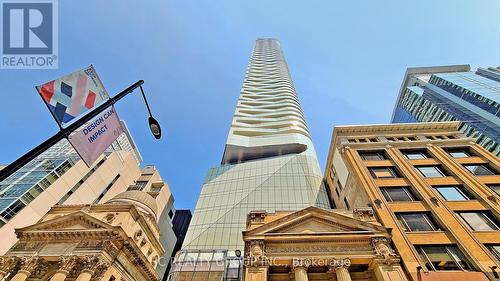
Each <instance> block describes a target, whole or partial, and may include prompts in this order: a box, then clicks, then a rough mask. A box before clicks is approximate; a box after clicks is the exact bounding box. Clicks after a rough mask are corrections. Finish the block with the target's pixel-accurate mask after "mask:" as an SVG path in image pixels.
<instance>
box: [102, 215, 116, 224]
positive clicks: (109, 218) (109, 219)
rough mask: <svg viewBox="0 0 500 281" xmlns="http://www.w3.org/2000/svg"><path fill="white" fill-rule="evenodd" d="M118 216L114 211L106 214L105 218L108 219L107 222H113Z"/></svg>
mask: <svg viewBox="0 0 500 281" xmlns="http://www.w3.org/2000/svg"><path fill="white" fill-rule="evenodd" d="M115 218H116V216H115V214H113V213H109V214H106V216H105V217H104V219H105V220H106V222H107V223H112V222H113V221H114V220H115Z"/></svg>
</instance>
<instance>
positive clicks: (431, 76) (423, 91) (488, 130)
mask: <svg viewBox="0 0 500 281" xmlns="http://www.w3.org/2000/svg"><path fill="white" fill-rule="evenodd" d="M499 103H500V67H497V68H493V67H489V68H479V69H477V70H476V71H475V72H474V71H471V70H470V66H469V65H454V66H439V67H417V68H408V70H407V71H406V74H405V79H404V81H403V84H402V87H401V90H400V92H399V97H398V99H397V102H396V106H395V108H394V112H393V115H392V123H414V122H436V121H462V125H461V127H460V130H461V131H462V132H464V133H465V135H467V136H469V137H473V138H475V139H476V141H477V143H479V144H480V145H481V146H483V147H484V148H486V149H487V150H489V151H491V152H492V153H493V154H495V155H497V156H499V155H500V104H499Z"/></svg>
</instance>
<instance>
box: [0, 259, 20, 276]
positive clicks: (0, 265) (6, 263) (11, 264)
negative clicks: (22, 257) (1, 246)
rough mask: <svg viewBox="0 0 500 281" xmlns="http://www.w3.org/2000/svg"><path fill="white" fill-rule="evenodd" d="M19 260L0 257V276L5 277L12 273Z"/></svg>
mask: <svg viewBox="0 0 500 281" xmlns="http://www.w3.org/2000/svg"><path fill="white" fill-rule="evenodd" d="M18 262H19V259H18V258H17V257H13V256H7V257H0V274H1V275H5V274H7V273H8V272H10V271H12V270H13V269H14V268H15V267H16V266H17V264H18Z"/></svg>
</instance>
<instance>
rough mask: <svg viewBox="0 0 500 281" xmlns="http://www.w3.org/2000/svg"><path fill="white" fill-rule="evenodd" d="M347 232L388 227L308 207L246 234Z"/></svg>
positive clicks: (384, 230) (368, 230) (384, 231)
mask: <svg viewBox="0 0 500 281" xmlns="http://www.w3.org/2000/svg"><path fill="white" fill-rule="evenodd" d="M259 219H260V218H259ZM250 223H251V222H250ZM345 233H349V234H355V233H360V234H370V233H386V229H385V228H383V227H381V226H379V225H376V224H373V223H370V222H366V221H362V220H359V219H356V218H353V217H352V216H349V215H347V214H346V215H344V214H342V213H340V212H335V211H329V210H324V209H320V208H316V207H308V208H306V209H303V210H300V211H297V212H293V213H290V214H287V215H285V216H283V217H281V218H279V219H276V220H274V221H271V222H268V223H263V224H262V225H260V226H257V227H255V228H253V229H251V230H248V231H245V236H274V235H294V234H297V235H307V234H332V235H335V234H345Z"/></svg>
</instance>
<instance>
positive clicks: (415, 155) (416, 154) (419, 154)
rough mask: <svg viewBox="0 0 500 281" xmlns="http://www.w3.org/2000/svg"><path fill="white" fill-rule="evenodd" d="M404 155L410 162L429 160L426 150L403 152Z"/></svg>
mask: <svg viewBox="0 0 500 281" xmlns="http://www.w3.org/2000/svg"><path fill="white" fill-rule="evenodd" d="M403 154H404V155H405V157H406V158H407V159H410V160H416V159H426V158H429V156H428V155H427V153H426V152H425V151H424V150H405V151H403Z"/></svg>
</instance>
